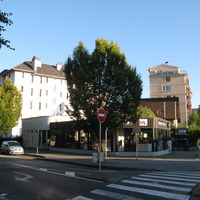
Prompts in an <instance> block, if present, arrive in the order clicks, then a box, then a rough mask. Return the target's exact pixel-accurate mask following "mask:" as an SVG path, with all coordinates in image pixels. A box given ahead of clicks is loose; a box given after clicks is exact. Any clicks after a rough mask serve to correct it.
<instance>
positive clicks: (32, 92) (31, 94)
mask: <svg viewBox="0 0 200 200" xmlns="http://www.w3.org/2000/svg"><path fill="white" fill-rule="evenodd" d="M31 96H33V88H31Z"/></svg>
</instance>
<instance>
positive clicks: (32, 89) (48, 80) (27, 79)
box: [0, 57, 70, 137]
mask: <svg viewBox="0 0 200 200" xmlns="http://www.w3.org/2000/svg"><path fill="white" fill-rule="evenodd" d="M62 70H63V64H62V63H57V65H56V66H53V65H47V64H42V62H41V59H39V58H36V57H33V59H32V62H29V61H26V62H23V63H22V64H19V65H17V66H16V67H13V68H12V69H10V70H4V71H3V72H1V73H0V82H1V83H3V82H4V80H5V78H6V77H8V78H10V79H11V80H12V82H13V84H14V85H15V86H16V87H17V88H18V89H19V90H21V91H22V97H23V103H22V114H21V119H26V118H34V117H41V116H65V120H66V121H68V120H70V118H69V116H67V113H66V112H65V106H66V105H69V100H68V97H69V93H68V90H67V83H66V80H65V74H64V72H63V71H62ZM21 119H20V120H19V124H18V126H17V127H14V128H13V129H12V131H11V132H10V134H11V136H13V137H15V136H19V135H21V131H22V130H21V128H22V124H21ZM7 136H9V135H7Z"/></svg>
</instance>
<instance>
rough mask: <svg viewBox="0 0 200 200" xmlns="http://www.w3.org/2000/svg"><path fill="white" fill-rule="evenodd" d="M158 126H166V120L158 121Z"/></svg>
mask: <svg viewBox="0 0 200 200" xmlns="http://www.w3.org/2000/svg"><path fill="white" fill-rule="evenodd" d="M158 126H162V127H167V124H166V122H163V121H158Z"/></svg>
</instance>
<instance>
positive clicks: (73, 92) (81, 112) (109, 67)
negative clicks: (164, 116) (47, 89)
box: [65, 38, 142, 133]
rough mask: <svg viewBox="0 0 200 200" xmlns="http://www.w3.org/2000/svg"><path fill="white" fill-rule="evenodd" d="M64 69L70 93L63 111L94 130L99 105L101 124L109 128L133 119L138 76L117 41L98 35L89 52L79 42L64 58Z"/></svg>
mask: <svg viewBox="0 0 200 200" xmlns="http://www.w3.org/2000/svg"><path fill="white" fill-rule="evenodd" d="M65 73H66V80H67V84H68V90H69V93H70V107H68V108H67V112H68V114H69V115H70V116H71V117H72V118H73V119H75V120H81V119H85V123H86V124H88V125H89V128H90V129H92V130H93V131H94V132H96V133H98V123H99V122H98V120H97V110H98V108H99V107H104V109H105V111H106V113H107V117H106V121H105V122H104V123H103V125H102V126H103V128H105V127H108V129H109V130H115V129H117V128H118V127H119V126H121V125H122V123H123V122H125V121H126V120H129V121H130V120H131V121H135V120H136V119H137V117H138V116H137V107H138V105H139V102H140V98H141V94H142V80H141V77H140V75H139V74H137V72H136V68H135V67H132V66H131V65H129V64H128V63H127V60H126V57H125V55H124V53H122V52H121V51H120V47H119V46H118V44H117V43H115V42H113V41H111V42H108V41H107V40H105V39H103V38H98V39H97V40H96V41H95V49H94V51H93V52H92V53H89V51H88V50H87V49H86V48H85V46H84V44H83V42H79V45H78V46H77V47H76V48H75V49H74V51H73V56H72V57H68V59H67V62H66V64H65Z"/></svg>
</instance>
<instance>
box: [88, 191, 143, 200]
mask: <svg viewBox="0 0 200 200" xmlns="http://www.w3.org/2000/svg"><path fill="white" fill-rule="evenodd" d="M91 193H94V194H98V195H101V196H105V197H110V198H113V199H123V200H141V199H138V198H135V197H131V196H128V195H123V194H119V193H116V192H109V191H105V190H100V189H97V190H93V191H92V192H91Z"/></svg>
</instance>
